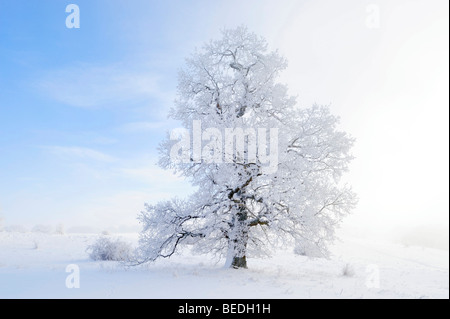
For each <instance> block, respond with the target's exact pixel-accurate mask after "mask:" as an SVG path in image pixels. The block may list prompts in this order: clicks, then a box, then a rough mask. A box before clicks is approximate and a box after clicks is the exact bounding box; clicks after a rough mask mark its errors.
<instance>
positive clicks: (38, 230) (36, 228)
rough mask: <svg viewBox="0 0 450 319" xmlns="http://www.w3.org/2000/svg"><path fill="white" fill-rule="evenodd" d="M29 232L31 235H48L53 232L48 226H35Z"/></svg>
mask: <svg viewBox="0 0 450 319" xmlns="http://www.w3.org/2000/svg"><path fill="white" fill-rule="evenodd" d="M31 231H32V232H33V233H43V234H50V233H52V232H53V229H52V226H49V225H36V226H34V227H33V228H32V229H31Z"/></svg>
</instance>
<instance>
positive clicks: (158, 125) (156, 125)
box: [119, 121, 167, 133]
mask: <svg viewBox="0 0 450 319" xmlns="http://www.w3.org/2000/svg"><path fill="white" fill-rule="evenodd" d="M164 125H167V124H166V123H164V122H145V121H144V122H130V123H125V124H123V125H121V126H120V127H119V131H121V132H125V133H135V132H148V131H153V130H160V129H162V128H163V127H164Z"/></svg>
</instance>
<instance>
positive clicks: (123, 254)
mask: <svg viewBox="0 0 450 319" xmlns="http://www.w3.org/2000/svg"><path fill="white" fill-rule="evenodd" d="M87 251H88V252H89V257H90V258H91V259H93V260H114V261H125V260H128V259H129V258H130V257H131V245H130V244H128V243H126V242H124V241H121V240H119V239H116V240H112V239H110V238H106V237H100V238H99V239H98V240H97V241H96V242H95V243H94V244H92V245H90V246H89V247H88V248H87Z"/></svg>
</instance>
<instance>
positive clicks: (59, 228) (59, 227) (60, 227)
mask: <svg viewBox="0 0 450 319" xmlns="http://www.w3.org/2000/svg"><path fill="white" fill-rule="evenodd" d="M64 233H65V231H64V225H63V224H58V225H56V228H55V234H58V235H64Z"/></svg>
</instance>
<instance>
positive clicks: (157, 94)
mask: <svg viewBox="0 0 450 319" xmlns="http://www.w3.org/2000/svg"><path fill="white" fill-rule="evenodd" d="M70 3H74V4H77V5H78V6H79V8H80V23H81V24H80V28H79V29H68V28H66V25H65V20H66V17H67V15H68V13H66V12H65V8H66V6H67V5H68V4H70ZM371 5H372V7H371ZM373 5H375V8H378V9H379V22H380V23H379V26H377V27H376V28H371V27H369V26H368V25H367V19H368V18H369V15H370V14H371V10H370V8H373ZM372 13H373V12H372ZM241 24H245V25H247V26H248V27H249V29H250V30H252V31H254V32H256V33H259V34H261V35H263V36H265V37H266V39H267V40H268V42H269V44H270V46H271V47H272V48H277V49H279V50H280V52H281V53H282V54H283V55H285V56H286V57H287V58H288V61H289V67H288V69H287V70H286V72H285V73H284V74H283V76H282V79H281V80H282V81H283V82H286V83H287V84H288V86H289V88H290V92H291V94H293V95H298V97H299V98H298V101H299V105H300V106H309V105H311V104H312V103H314V102H318V103H322V104H331V108H332V111H333V112H334V113H336V114H337V115H339V116H340V117H341V119H342V128H343V129H345V130H347V131H349V132H350V133H351V134H352V135H353V136H355V137H356V139H357V145H356V147H355V150H354V153H355V156H356V160H355V162H354V164H353V165H352V170H351V172H350V174H349V177H348V180H349V182H350V183H352V185H354V187H355V190H356V191H357V192H358V194H359V196H360V205H359V207H358V209H357V212H355V214H354V216H353V217H352V218H350V220H351V221H352V222H353V223H354V224H355V225H358V227H362V228H364V227H371V226H372V225H374V224H376V225H379V226H380V227H386V228H389V227H391V226H392V225H396V226H399V225H402V224H404V220H408V223H407V224H408V225H410V226H411V227H415V226H417V225H423V224H430V225H439V224H442V223H443V222H446V223H447V224H448V177H445V176H448V3H446V1H439V0H434V1H418V0H411V1H404V0H399V1H395V3H394V2H393V1H359V0H343V1H338V2H337V1H331V0H330V1H294V0H284V1H270V0H264V1H256V0H254V1H245V2H243V1H235V0H233V1H143V0H130V1H119V0H108V1H106V0H96V1H83V0H73V1H61V0H42V1H25V0H15V1H6V0H1V1H0V216H2V217H3V219H4V223H5V224H7V225H8V224H9V225H12V224H26V225H34V224H57V223H64V224H66V225H95V226H98V227H104V228H106V227H110V226H117V225H135V224H137V221H136V216H137V213H138V212H139V210H141V209H142V207H143V203H144V202H145V201H148V202H154V201H157V200H159V199H162V198H167V197H170V196H173V195H178V196H184V195H186V194H188V193H189V192H190V191H191V189H190V187H189V184H188V183H187V182H185V181H182V180H180V179H178V178H177V177H175V176H173V175H172V174H171V173H170V172H165V171H162V170H160V169H158V168H157V166H156V165H154V164H155V162H156V160H157V151H156V147H157V145H158V143H159V141H160V140H161V139H162V138H163V136H164V134H165V132H166V130H168V129H170V128H173V127H175V126H176V125H177V123H174V122H171V121H168V120H167V118H166V114H167V111H168V109H169V107H170V106H171V103H172V101H173V99H174V98H175V94H176V85H177V70H178V69H179V68H180V67H182V66H183V63H184V58H185V57H187V56H188V55H189V54H190V53H191V52H193V50H194V48H195V47H199V46H201V44H202V43H203V42H205V41H208V40H210V39H211V38H214V37H217V36H218V35H219V34H220V30H221V29H222V28H225V27H235V26H238V25H241ZM412 198H414V201H411V199H412Z"/></svg>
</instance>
